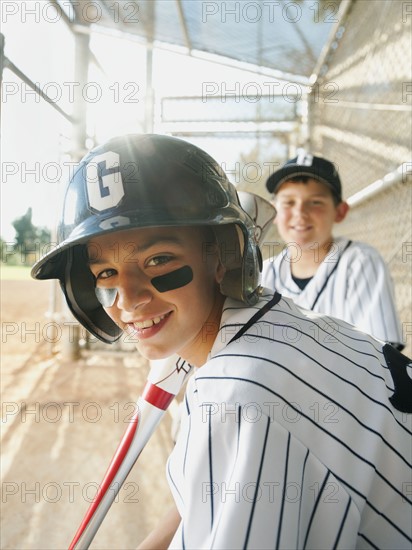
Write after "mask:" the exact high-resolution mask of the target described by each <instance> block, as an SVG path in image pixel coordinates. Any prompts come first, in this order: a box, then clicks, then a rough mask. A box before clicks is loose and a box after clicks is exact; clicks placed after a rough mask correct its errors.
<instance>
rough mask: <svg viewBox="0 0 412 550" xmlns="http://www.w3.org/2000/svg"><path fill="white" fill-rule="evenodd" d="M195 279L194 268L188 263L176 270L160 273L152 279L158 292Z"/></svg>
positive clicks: (184, 284)
mask: <svg viewBox="0 0 412 550" xmlns="http://www.w3.org/2000/svg"><path fill="white" fill-rule="evenodd" d="M192 280H193V271H192V268H191V267H190V266H188V265H184V266H183V267H179V269H175V271H171V272H170V273H166V274H165V275H159V276H158V277H154V278H153V279H152V280H151V283H152V285H153V286H154V287H155V289H156V290H157V291H158V292H167V291H168V290H175V289H177V288H181V287H182V286H186V285H188V284H189V283H190V282H191V281H192Z"/></svg>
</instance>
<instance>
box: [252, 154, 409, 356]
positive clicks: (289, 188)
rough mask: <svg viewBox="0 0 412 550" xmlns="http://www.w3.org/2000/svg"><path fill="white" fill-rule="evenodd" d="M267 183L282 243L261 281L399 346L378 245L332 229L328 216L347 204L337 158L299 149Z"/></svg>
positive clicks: (343, 211)
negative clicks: (344, 198) (322, 156)
mask: <svg viewBox="0 0 412 550" xmlns="http://www.w3.org/2000/svg"><path fill="white" fill-rule="evenodd" d="M266 187H267V189H268V191H269V192H270V193H272V195H273V203H274V206H275V207H276V210H277V215H276V218H275V221H274V223H275V224H276V226H277V229H278V231H279V234H280V236H281V237H282V239H283V240H284V242H285V243H286V247H285V248H284V250H283V251H282V252H281V253H280V254H279V255H278V256H277V257H271V258H269V259H268V260H266V261H265V262H264V267H263V276H262V278H263V283H264V285H265V286H267V287H270V288H276V290H277V291H278V292H280V293H281V294H282V295H283V296H287V297H289V298H292V299H293V300H294V302H295V303H296V304H298V305H299V306H301V307H304V308H306V309H311V310H313V311H317V312H321V313H326V314H328V315H332V316H334V317H337V318H339V319H343V320H345V321H347V322H348V323H351V324H353V325H355V326H356V327H358V328H360V329H361V330H363V331H365V332H368V333H369V334H372V335H373V336H375V338H379V339H381V340H384V341H386V342H391V343H392V344H394V345H395V346H396V347H398V348H399V349H402V348H403V347H404V345H403V338H402V332H401V327H400V322H399V319H398V315H397V311H396V307H395V301H394V292H393V286H392V281H391V277H390V274H389V271H388V268H387V266H386V264H385V262H384V261H383V259H382V257H381V256H380V254H379V252H378V251H377V250H375V249H374V248H373V247H372V246H370V245H368V244H365V243H362V242H359V241H353V240H349V239H347V238H345V237H337V238H335V237H334V236H333V227H334V224H335V223H339V222H341V221H343V220H344V219H345V217H346V215H347V213H348V210H349V206H348V204H347V203H346V202H345V201H343V199H342V185H341V180H340V177H339V173H338V171H337V169H336V166H335V165H334V164H333V163H332V162H330V161H329V160H327V159H324V158H321V157H317V156H313V155H311V154H309V153H307V152H302V153H301V154H299V155H298V156H297V157H295V158H293V159H291V160H288V161H287V162H286V164H285V165H284V166H283V167H282V168H281V169H280V170H277V171H276V172H274V173H273V174H272V175H271V176H270V177H269V178H268V180H267V182H266Z"/></svg>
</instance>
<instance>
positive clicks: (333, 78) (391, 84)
mask: <svg viewBox="0 0 412 550" xmlns="http://www.w3.org/2000/svg"><path fill="white" fill-rule="evenodd" d="M411 21H412V5H411V3H410V2H409V3H408V2H402V1H391V0H385V1H379V2H376V1H372V2H369V1H368V2H366V1H362V0H357V1H353V2H352V3H351V6H350V9H349V10H348V12H347V14H346V18H345V20H343V21H341V22H340V25H339V27H338V29H337V33H336V36H335V40H334V41H333V42H332V43H331V47H330V49H329V54H328V55H327V56H326V57H325V60H324V64H323V66H322V67H321V70H320V75H319V78H318V80H317V82H316V83H315V85H314V86H313V89H312V93H311V96H310V105H309V115H310V119H309V120H310V136H311V148H312V150H313V151H315V152H317V153H319V154H321V155H323V156H325V157H326V158H328V159H330V160H332V161H333V162H334V163H335V164H336V165H337V166H338V169H339V172H340V174H341V177H342V182H343V190H344V196H345V198H346V199H349V202H350V203H351V211H350V214H349V216H348V217H347V219H346V220H345V222H343V223H342V224H340V225H338V226H337V227H336V230H337V231H336V232H337V233H338V232H339V233H341V234H345V235H347V236H348V237H350V238H353V239H358V240H362V241H365V242H368V243H370V244H371V245H373V246H374V247H376V248H377V249H378V250H379V251H380V253H381V254H382V256H383V258H384V259H385V261H386V262H387V263H388V265H389V269H390V272H391V275H392V278H393V281H394V285H395V295H396V296H395V297H396V304H397V307H398V311H399V314H400V317H401V322H402V327H403V332H404V338H405V340H406V350H405V352H406V353H407V354H408V355H410V354H411V351H412V313H411V312H412V290H411V289H412V285H411V283H412V227H411V220H412V187H411V181H412V177H411V168H412V160H411V143H412V131H411V128H412V109H411V103H412V101H411V100H412V74H411V67H412V48H411ZM378 180H380V181H378ZM375 182H377V184H375V186H372V185H371V184H373V183H375ZM379 184H381V185H379ZM379 187H380V188H381V189H382V190H381V191H374V192H371V193H368V191H370V190H371V189H373V188H379ZM362 192H363V194H364V196H363V197H362V196H361V194H362ZM355 194H357V195H356V197H355V196H354V195H355Z"/></svg>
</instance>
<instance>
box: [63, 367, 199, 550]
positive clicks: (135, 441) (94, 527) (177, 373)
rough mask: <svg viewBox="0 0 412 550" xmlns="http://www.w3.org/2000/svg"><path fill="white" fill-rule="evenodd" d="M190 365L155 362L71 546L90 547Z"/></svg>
mask: <svg viewBox="0 0 412 550" xmlns="http://www.w3.org/2000/svg"><path fill="white" fill-rule="evenodd" d="M191 369H192V367H191V366H190V365H189V364H188V363H185V362H184V361H183V360H181V359H179V360H178V361H177V362H176V364H173V365H171V364H170V362H169V361H165V362H161V363H157V364H156V363H153V364H152V368H151V369H150V372H149V375H148V379H147V382H146V385H145V387H144V390H143V393H142V395H141V397H139V399H138V400H137V410H136V413H135V414H134V415H133V417H132V419H131V421H130V424H129V426H128V427H127V429H126V431H125V433H124V435H123V437H122V439H121V441H120V443H119V446H118V448H117V450H116V452H115V454H114V456H113V458H112V460H111V462H110V464H109V467H108V469H107V471H106V473H105V475H104V477H103V480H102V483H101V484H100V486H99V489H98V491H97V494H96V497H95V498H94V500H93V502H92V503H91V505H90V507H89V509H88V510H87V512H86V514H85V516H84V518H83V521H82V522H81V524H80V526H79V528H78V530H77V531H76V534H75V535H74V538H73V540H72V542H71V544H70V546H69V550H86V549H87V548H89V545H90V543H91V542H92V540H93V538H94V536H95V535H96V533H97V531H98V529H99V527H100V525H101V523H102V521H103V520H104V518H105V516H106V514H107V512H108V511H109V508H110V506H111V505H112V503H113V501H114V499H115V498H116V496H117V494H118V492H119V491H120V488H121V487H122V485H123V483H124V481H125V479H126V477H127V476H128V474H129V472H130V470H131V469H132V467H133V465H134V464H135V462H136V460H137V459H138V457H139V455H140V453H141V452H142V450H143V448H144V447H145V445H146V443H147V442H148V441H149V439H150V437H151V435H152V434H153V432H154V431H155V429H156V427H157V425H158V424H159V422H160V420H161V418H162V417H163V415H164V413H165V411H166V410H167V408H168V406H169V405H170V403H171V401H172V400H173V398H174V397H175V396H176V395H177V394H178V393H179V391H180V389H181V387H182V386H183V384H184V383H185V381H186V380H187V378H188V377H189V374H190V371H191Z"/></svg>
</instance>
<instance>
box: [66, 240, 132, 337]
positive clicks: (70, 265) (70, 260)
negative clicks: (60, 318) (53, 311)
mask: <svg viewBox="0 0 412 550" xmlns="http://www.w3.org/2000/svg"><path fill="white" fill-rule="evenodd" d="M87 266H88V256H87V248H86V246H85V245H77V246H73V247H72V248H70V249H68V250H67V251H66V267H65V272H64V280H61V281H60V285H61V287H62V290H63V292H64V294H65V296H66V300H67V304H68V306H69V308H70V310H71V312H72V313H73V315H74V316H75V317H76V319H77V320H78V321H79V322H80V323H81V324H82V325H83V326H84V327H85V328H86V329H87V330H88V331H89V332H91V333H92V334H93V335H94V336H96V337H97V338H99V339H100V340H102V341H103V342H106V343H107V344H112V343H113V342H115V341H116V340H118V339H119V338H120V336H121V335H122V332H123V331H122V330H121V329H120V328H119V327H118V326H117V325H116V323H114V322H113V321H112V319H111V318H110V317H109V316H108V315H107V313H106V312H105V311H104V309H103V307H102V305H101V304H100V302H99V301H98V299H97V296H96V294H95V281H94V277H93V274H92V272H91V271H90V269H88V267H87Z"/></svg>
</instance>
